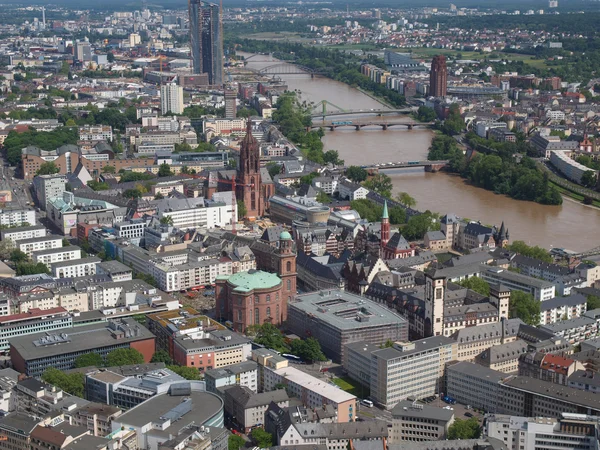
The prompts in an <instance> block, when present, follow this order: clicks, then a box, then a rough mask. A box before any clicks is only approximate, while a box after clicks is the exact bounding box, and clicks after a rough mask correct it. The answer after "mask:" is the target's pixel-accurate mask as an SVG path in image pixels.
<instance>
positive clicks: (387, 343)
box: [379, 339, 394, 348]
mask: <svg viewBox="0 0 600 450" xmlns="http://www.w3.org/2000/svg"><path fill="white" fill-rule="evenodd" d="M393 346H394V341H392V340H391V339H388V340H387V341H385V342H384V343H383V344H381V345H380V346H379V348H391V347H393Z"/></svg>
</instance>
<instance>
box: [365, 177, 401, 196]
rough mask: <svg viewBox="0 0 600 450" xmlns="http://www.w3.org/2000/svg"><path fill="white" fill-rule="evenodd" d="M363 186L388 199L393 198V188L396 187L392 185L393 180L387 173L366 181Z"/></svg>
mask: <svg viewBox="0 0 600 450" xmlns="http://www.w3.org/2000/svg"><path fill="white" fill-rule="evenodd" d="M363 185H364V187H366V188H367V189H369V190H371V191H373V192H376V193H378V194H379V195H381V196H382V197H386V198H391V196H392V188H393V187H394V185H393V184H392V179H391V178H390V177H388V176H387V175H386V174H385V173H378V174H377V175H375V176H374V177H373V178H371V179H369V180H367V181H365V182H364V183H363Z"/></svg>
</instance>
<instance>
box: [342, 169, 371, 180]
mask: <svg viewBox="0 0 600 450" xmlns="http://www.w3.org/2000/svg"><path fill="white" fill-rule="evenodd" d="M368 175H369V174H368V172H367V171H366V169H363V168H362V167H359V166H350V167H348V169H346V176H347V177H348V178H349V179H351V180H352V181H354V182H355V183H362V182H363V181H365V180H366V179H367V176H368Z"/></svg>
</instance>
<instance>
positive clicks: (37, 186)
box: [33, 174, 67, 210]
mask: <svg viewBox="0 0 600 450" xmlns="http://www.w3.org/2000/svg"><path fill="white" fill-rule="evenodd" d="M66 185H67V176H66V175H61V174H54V175H38V176H36V177H34V178H33V188H34V190H35V196H36V199H37V203H38V205H39V206H40V208H41V209H43V210H46V204H47V203H48V201H49V200H50V199H52V198H57V197H60V198H62V195H63V192H65V191H66Z"/></svg>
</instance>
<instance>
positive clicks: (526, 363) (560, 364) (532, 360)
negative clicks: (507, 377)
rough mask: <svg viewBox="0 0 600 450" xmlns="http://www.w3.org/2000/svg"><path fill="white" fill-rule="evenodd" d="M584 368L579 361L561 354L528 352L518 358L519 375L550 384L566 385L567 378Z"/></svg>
mask: <svg viewBox="0 0 600 450" xmlns="http://www.w3.org/2000/svg"><path fill="white" fill-rule="evenodd" d="M584 369H585V366H584V364H583V363H582V362H581V361H577V360H575V359H571V358H568V357H567V356H564V355H562V354H557V355H554V354H551V353H550V354H548V353H546V352H543V351H539V352H530V353H527V354H524V355H522V356H520V357H519V375H521V376H524V377H530V378H536V379H540V380H543V381H549V382H551V383H556V384H562V385H565V386H566V385H568V379H569V377H570V376H571V375H572V374H574V373H575V372H577V371H579V370H584Z"/></svg>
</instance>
